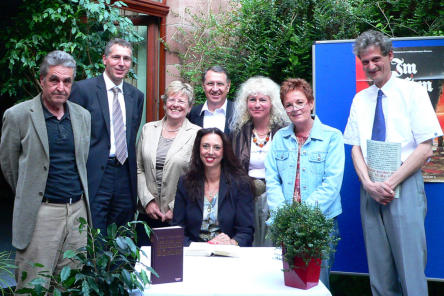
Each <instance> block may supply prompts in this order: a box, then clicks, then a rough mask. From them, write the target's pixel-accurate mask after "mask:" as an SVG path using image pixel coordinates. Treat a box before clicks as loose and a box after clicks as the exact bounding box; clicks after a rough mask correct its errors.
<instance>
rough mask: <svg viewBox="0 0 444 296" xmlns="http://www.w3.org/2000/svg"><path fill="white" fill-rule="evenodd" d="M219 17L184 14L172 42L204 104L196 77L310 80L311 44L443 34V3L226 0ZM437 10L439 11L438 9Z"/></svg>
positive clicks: (235, 84)
mask: <svg viewBox="0 0 444 296" xmlns="http://www.w3.org/2000/svg"><path fill="white" fill-rule="evenodd" d="M227 2H228V5H227V6H226V7H225V8H221V9H220V10H216V11H207V10H205V11H203V12H197V13H193V12H191V11H190V10H187V12H186V19H185V21H186V22H187V24H186V25H184V26H183V27H181V28H179V33H178V34H176V35H175V36H174V40H175V41H176V42H178V43H179V44H181V45H182V48H184V51H182V52H178V53H177V54H178V55H179V57H180V59H181V64H182V65H181V66H180V69H179V70H180V73H181V76H182V78H183V79H184V80H186V81H188V82H190V83H192V84H193V85H194V86H195V90H196V97H197V101H198V102H203V101H205V95H204V93H203V91H202V87H201V83H200V75H201V72H202V71H203V70H204V69H205V68H207V67H209V66H212V65H215V64H219V65H223V66H225V67H226V68H227V70H228V72H229V74H230V76H231V80H232V87H231V89H230V97H233V96H234V93H235V91H236V90H237V88H238V86H239V85H240V84H241V83H242V82H244V81H245V80H247V79H248V78H249V77H251V76H254V75H263V76H268V77H270V78H271V79H273V80H274V81H276V82H277V83H281V82H282V81H283V80H285V79H286V78H289V77H302V78H305V79H306V80H308V81H311V78H312V44H313V42H314V41H316V40H338V39H354V38H356V37H357V36H358V35H359V34H360V33H362V32H363V31H365V30H368V29H376V30H380V31H383V32H384V33H386V34H387V35H389V36H391V37H404V36H424V35H443V31H444V17H443V16H444V12H443V10H442V9H440V5H441V4H440V1H433V0H426V1H422V0H421V1H419V0H399V1H388V0H386V1H364V0H345V1H337V0H230V1H227ZM441 6H442V5H441Z"/></svg>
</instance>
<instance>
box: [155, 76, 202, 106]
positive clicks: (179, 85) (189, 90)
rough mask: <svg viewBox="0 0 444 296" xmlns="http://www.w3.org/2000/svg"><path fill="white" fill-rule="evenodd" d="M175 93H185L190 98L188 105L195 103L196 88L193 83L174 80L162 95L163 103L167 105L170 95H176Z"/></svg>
mask: <svg viewBox="0 0 444 296" xmlns="http://www.w3.org/2000/svg"><path fill="white" fill-rule="evenodd" d="M175 94H182V95H185V96H186V97H187V99H188V106H190V107H191V106H193V104H194V90H193V87H192V86H191V85H189V84H188V83H185V82H182V81H179V80H174V81H172V82H171V83H170V84H169V85H168V87H167V88H166V90H165V94H164V95H162V96H161V98H162V101H163V105H164V106H165V105H166V101H167V100H168V97H170V96H172V95H175Z"/></svg>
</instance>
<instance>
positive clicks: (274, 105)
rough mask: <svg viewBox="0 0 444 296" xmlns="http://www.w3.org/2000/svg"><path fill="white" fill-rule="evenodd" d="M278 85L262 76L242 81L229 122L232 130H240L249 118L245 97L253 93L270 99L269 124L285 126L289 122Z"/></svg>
mask: <svg viewBox="0 0 444 296" xmlns="http://www.w3.org/2000/svg"><path fill="white" fill-rule="evenodd" d="M279 90H280V88H279V85H278V84H276V83H275V82H274V81H273V80H271V79H270V78H267V77H263V76H254V77H251V78H249V79H248V80H247V81H245V82H244V83H242V85H241V87H240V89H239V91H238V93H237V96H236V99H235V101H234V108H233V117H232V119H231V122H230V129H231V131H232V132H234V131H236V130H240V129H241V128H242V126H243V125H244V124H245V123H246V122H247V121H249V120H250V119H251V116H250V113H249V112H248V110H247V98H248V96H250V95H253V94H258V93H260V94H262V95H264V96H268V97H269V98H270V101H271V110H270V122H269V125H270V126H273V125H278V126H285V125H287V124H288V123H289V119H288V116H287V113H286V112H285V110H284V108H283V107H282V104H281V100H280V97H279Z"/></svg>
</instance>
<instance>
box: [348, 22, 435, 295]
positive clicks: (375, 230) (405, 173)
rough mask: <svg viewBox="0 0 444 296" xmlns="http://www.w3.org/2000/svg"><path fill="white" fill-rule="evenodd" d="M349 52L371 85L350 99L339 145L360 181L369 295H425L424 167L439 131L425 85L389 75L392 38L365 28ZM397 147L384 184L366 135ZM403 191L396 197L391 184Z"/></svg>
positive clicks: (391, 57) (425, 206)
mask: <svg viewBox="0 0 444 296" xmlns="http://www.w3.org/2000/svg"><path fill="white" fill-rule="evenodd" d="M354 52H355V54H356V55H357V56H358V58H359V59H360V60H361V62H362V67H363V70H364V71H365V72H366V74H367V76H368V77H369V78H370V79H371V80H372V81H373V83H374V84H373V85H372V86H370V87H369V88H367V89H364V90H362V91H361V92H359V93H357V94H356V96H355V98H354V99H353V103H352V106H351V109H350V116H349V118H348V122H347V126H346V128H345V131H344V142H345V143H346V144H349V145H353V148H352V158H353V164H354V166H355V170H356V173H357V175H358V177H359V179H360V181H361V200H360V202H361V221H362V228H363V233H364V240H365V246H366V251H367V260H368V267H369V274H370V285H371V289H372V293H373V295H381V296H382V295H384V296H391V295H422V296H424V295H427V294H428V292H427V280H426V277H425V273H424V271H425V267H426V260H427V247H426V238H425V230H424V219H425V215H426V209H427V202H426V197H425V193H424V181H423V178H422V174H421V167H422V166H423V165H424V163H425V162H426V161H427V160H428V158H429V157H430V156H431V155H432V152H433V151H432V141H433V139H434V138H436V137H439V136H441V135H442V130H441V127H440V125H439V122H438V120H437V117H436V114H435V111H434V110H433V107H432V104H431V102H430V99H429V96H428V94H427V91H426V89H425V88H423V87H422V86H421V85H420V84H418V83H416V82H412V81H407V80H403V79H399V78H396V77H395V76H394V75H392V72H391V67H390V62H391V60H392V59H393V49H392V42H391V40H390V39H389V38H388V37H387V36H385V35H383V34H382V33H380V32H376V31H372V30H370V31H366V32H364V33H362V34H361V35H360V36H359V37H358V38H357V39H356V42H355V45H354ZM368 139H372V140H376V141H385V142H394V143H400V144H401V161H402V165H401V166H400V167H399V169H398V170H397V171H395V172H394V173H393V174H392V175H391V176H390V177H389V178H388V179H386V180H385V181H384V182H372V181H371V180H370V178H369V174H368V168H367V163H366V162H367V143H366V142H367V140H368ZM396 187H400V196H399V198H395V188H396Z"/></svg>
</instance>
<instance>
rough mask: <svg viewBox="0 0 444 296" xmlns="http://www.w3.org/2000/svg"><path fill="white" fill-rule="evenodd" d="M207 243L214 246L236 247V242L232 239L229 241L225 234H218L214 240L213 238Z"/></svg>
mask: <svg viewBox="0 0 444 296" xmlns="http://www.w3.org/2000/svg"><path fill="white" fill-rule="evenodd" d="M208 242H209V243H210V244H215V245H238V244H237V241H235V240H234V239H231V238H230V237H229V236H228V235H226V234H225V233H220V234H218V235H217V236H216V237H215V238H213V239H212V240H210V241H208Z"/></svg>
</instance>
